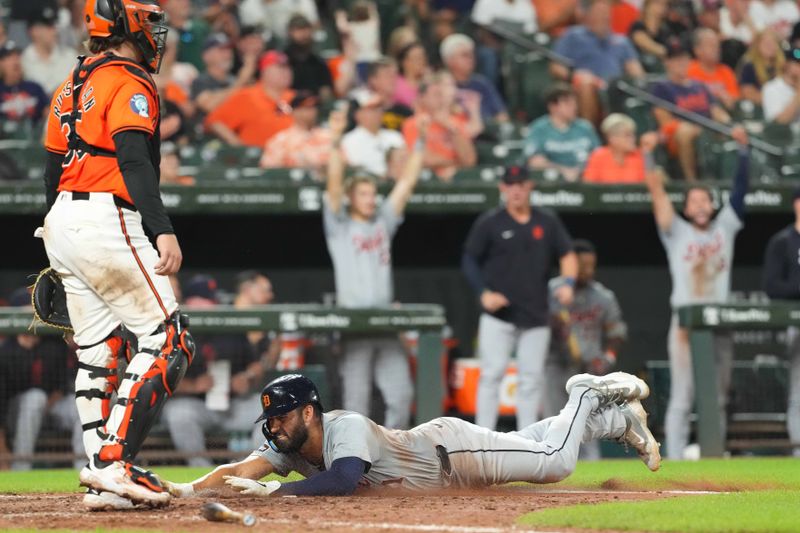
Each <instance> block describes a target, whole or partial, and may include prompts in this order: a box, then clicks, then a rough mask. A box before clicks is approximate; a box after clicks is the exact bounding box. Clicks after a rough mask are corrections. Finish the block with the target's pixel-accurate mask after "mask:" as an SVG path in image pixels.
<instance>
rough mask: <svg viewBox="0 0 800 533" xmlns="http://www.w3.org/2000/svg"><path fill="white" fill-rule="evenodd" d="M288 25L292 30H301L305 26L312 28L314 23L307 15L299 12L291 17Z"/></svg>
mask: <svg viewBox="0 0 800 533" xmlns="http://www.w3.org/2000/svg"><path fill="white" fill-rule="evenodd" d="M288 27H289V29H290V30H299V29H303V28H310V27H312V24H311V21H310V20H308V18H307V17H306V16H305V15H301V14H300V13H297V14H295V15H292V18H290V19H289V24H288Z"/></svg>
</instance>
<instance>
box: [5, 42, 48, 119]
mask: <svg viewBox="0 0 800 533" xmlns="http://www.w3.org/2000/svg"><path fill="white" fill-rule="evenodd" d="M21 54H22V51H21V50H20V49H19V48H17V45H16V44H14V41H6V42H5V44H4V45H3V48H0V128H2V132H4V133H6V134H8V133H13V132H15V131H16V132H25V131H27V132H28V133H30V132H31V131H32V130H33V129H34V128H35V127H36V126H37V125H38V124H39V121H40V120H42V118H44V115H45V113H47V107H48V104H49V103H50V101H49V99H48V98H47V94H45V92H44V89H42V86H41V85H39V84H38V83H36V82H33V81H30V80H27V79H25V78H24V77H23V72H22V58H21Z"/></svg>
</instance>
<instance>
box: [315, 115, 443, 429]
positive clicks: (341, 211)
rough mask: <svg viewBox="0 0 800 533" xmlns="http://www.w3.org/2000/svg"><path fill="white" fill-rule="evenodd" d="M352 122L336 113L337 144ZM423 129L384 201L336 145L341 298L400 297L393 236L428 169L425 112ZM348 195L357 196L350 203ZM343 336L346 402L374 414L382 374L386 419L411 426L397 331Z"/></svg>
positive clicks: (329, 236) (335, 250) (331, 211)
mask: <svg viewBox="0 0 800 533" xmlns="http://www.w3.org/2000/svg"><path fill="white" fill-rule="evenodd" d="M345 124H346V119H345V116H344V113H343V112H342V111H336V112H333V113H331V117H330V126H331V130H332V131H333V133H334V144H335V145H336V144H338V142H337V141H338V140H339V139H340V136H341V134H342V132H343V130H344V126H345ZM420 131H421V137H420V141H419V143H416V145H415V148H414V151H413V153H412V154H411V155H410V157H409V158H408V160H407V161H406V166H405V168H403V172H402V175H401V176H400V177H399V178H398V179H397V182H396V184H395V185H394V187H393V188H392V192H391V193H389V195H388V197H387V198H386V199H385V200H384V201H383V203H382V204H381V205H380V207H378V205H377V192H378V191H377V187H376V184H375V182H374V180H373V179H372V178H369V177H368V176H365V175H363V174H356V175H355V176H354V177H353V178H351V179H350V180H348V181H347V182H346V183H345V181H344V166H345V165H344V161H343V157H342V154H341V153H340V151H339V150H338V149H334V150H332V152H331V157H330V160H329V162H328V176H327V184H326V189H325V195H324V197H323V204H322V216H323V225H324V228H325V239H326V241H327V245H328V252H329V253H330V256H331V259H332V261H333V270H334V278H335V281H336V301H337V304H338V305H339V306H342V307H349V308H364V307H384V306H389V305H391V304H392V303H393V302H394V286H393V282H392V246H391V244H392V238H393V237H394V235H395V233H396V232H397V229H398V227H399V226H400V224H401V223H402V222H403V213H404V212H405V207H406V204H407V203H408V199H409V198H410V197H411V194H412V193H413V191H414V187H415V186H416V184H417V181H418V180H419V175H420V171H421V170H422V147H423V146H424V144H425V133H426V132H429V131H430V129H429V128H428V127H427V124H426V123H425V120H424V119H423V121H422V122H421V123H420ZM345 198H346V199H348V200H349V205H347V206H346V203H345ZM342 344H343V347H342V356H341V360H340V362H339V372H340V376H341V378H342V403H343V408H344V409H347V410H349V411H356V412H358V413H362V414H364V415H368V414H369V406H370V400H371V398H372V384H373V380H374V382H375V383H376V384H377V385H378V388H379V389H380V392H381V395H382V396H383V401H384V404H385V406H386V411H385V418H384V422H383V423H384V425H385V426H386V427H389V428H397V429H403V428H407V427H408V426H409V425H410V422H411V402H412V399H413V396H414V390H413V385H412V383H411V371H410V368H409V364H408V359H407V357H406V353H405V351H404V350H403V346H402V344H401V343H400V340H399V339H398V337H397V334H391V333H390V334H384V335H380V334H377V335H376V334H372V335H366V336H365V335H345V334H343V335H342Z"/></svg>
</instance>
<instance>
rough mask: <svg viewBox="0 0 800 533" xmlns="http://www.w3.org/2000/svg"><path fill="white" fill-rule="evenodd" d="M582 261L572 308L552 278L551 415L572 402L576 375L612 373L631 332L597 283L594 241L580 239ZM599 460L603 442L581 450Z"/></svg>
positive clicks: (609, 293) (614, 300) (577, 246)
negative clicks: (569, 388) (569, 389)
mask: <svg viewBox="0 0 800 533" xmlns="http://www.w3.org/2000/svg"><path fill="white" fill-rule="evenodd" d="M572 248H573V250H574V251H575V255H576V256H577V257H578V276H577V277H576V279H575V296H574V297H573V300H572V303H571V304H570V305H569V306H563V305H561V304H560V303H559V301H558V298H557V296H556V291H557V290H558V287H559V286H561V285H562V284H563V283H564V280H563V279H562V278H561V277H558V278H553V279H551V280H550V283H549V286H550V314H551V323H552V330H553V333H552V335H551V337H550V339H551V340H550V354H549V358H548V362H547V367H546V374H547V383H548V404H549V405H548V408H549V409H548V412H549V413H551V414H555V413H557V412H558V409H559V408H560V407H561V406H562V405H563V404H564V402H566V401H567V397H566V395H565V394H564V383H566V382H567V379H568V378H569V377H570V376H572V375H573V374H577V373H579V372H589V373H591V374H595V375H603V374H608V373H609V372H610V371H611V369H612V368H613V367H614V365H615V364H616V361H617V351H618V350H619V346H620V345H621V344H622V342H624V341H625V338H626V337H627V332H628V328H627V325H626V324H625V322H624V321H623V320H622V311H621V310H620V307H619V303H617V297H616V296H615V295H614V293H613V292H612V291H611V290H609V289H607V288H606V287H605V286H604V285H603V284H602V283H600V282H598V281H595V279H594V273H595V269H596V267H597V252H596V251H595V248H594V245H592V243H590V242H589V241H585V240H581V239H576V240H575V241H573V243H572ZM599 458H600V446H599V442H598V441H592V442H587V443H586V444H585V445H584V446H582V447H581V459H588V460H595V459H599Z"/></svg>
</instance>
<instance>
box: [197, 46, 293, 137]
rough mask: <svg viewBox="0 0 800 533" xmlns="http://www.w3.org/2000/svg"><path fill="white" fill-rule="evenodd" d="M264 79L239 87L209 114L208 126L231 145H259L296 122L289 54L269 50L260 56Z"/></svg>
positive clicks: (261, 72)
mask: <svg viewBox="0 0 800 533" xmlns="http://www.w3.org/2000/svg"><path fill="white" fill-rule="evenodd" d="M258 66H259V72H260V76H261V79H260V83H257V84H255V85H252V86H249V87H243V88H241V89H237V90H235V91H233V92H232V93H231V95H230V96H229V97H228V98H227V99H226V100H225V101H224V102H223V103H222V104H221V105H219V107H217V108H216V109H214V110H213V111H212V112H211V113H209V115H208V117H206V120H205V124H206V128H208V130H210V131H211V132H213V133H214V134H216V135H217V136H218V137H220V138H221V139H222V140H223V141H225V142H226V143H228V144H229V145H231V146H241V145H246V146H258V147H259V148H261V147H263V146H264V144H266V142H267V141H268V140H269V139H270V138H271V137H272V136H273V135H275V134H276V133H278V132H279V131H281V130H285V129H286V128H288V127H289V126H291V125H292V121H293V119H292V114H291V113H292V107H291V105H289V102H291V99H292V97H293V96H294V92H293V91H291V90H290V89H289V88H290V87H291V85H292V70H291V69H290V68H289V60H288V59H287V57H286V54H284V53H283V52H278V51H276V50H270V51H268V52H265V53H264V55H262V56H261V59H259V63H258Z"/></svg>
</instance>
